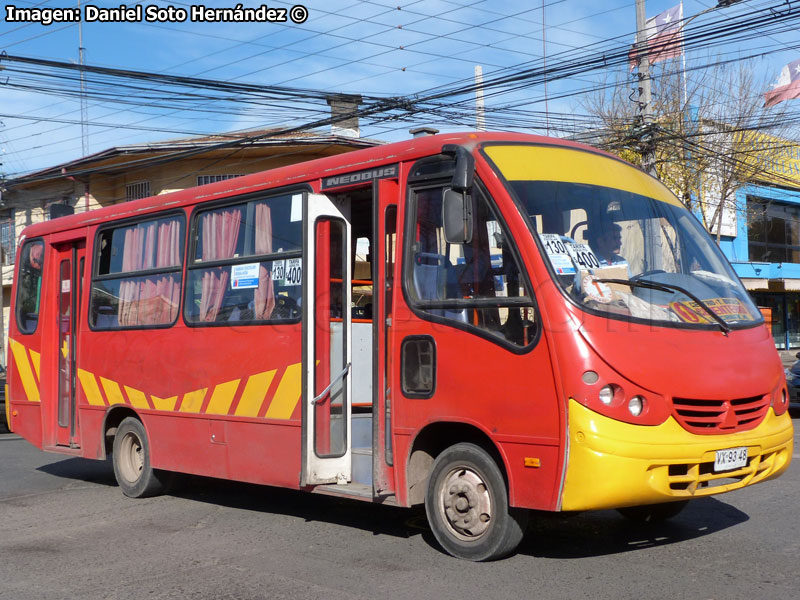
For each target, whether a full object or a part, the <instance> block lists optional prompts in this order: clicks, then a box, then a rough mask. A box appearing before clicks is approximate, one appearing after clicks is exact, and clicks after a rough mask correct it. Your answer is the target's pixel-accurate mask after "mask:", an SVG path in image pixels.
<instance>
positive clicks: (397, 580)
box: [0, 419, 800, 600]
mask: <svg viewBox="0 0 800 600" xmlns="http://www.w3.org/2000/svg"><path fill="white" fill-rule="evenodd" d="M795 425H796V426H800V422H798V420H797V419H796V420H795ZM797 441H798V433H797V432H796V433H795V448H796V450H795V464H794V465H793V466H792V467H791V468H790V469H789V471H788V472H787V473H786V474H785V475H784V476H783V477H782V478H780V479H778V480H775V481H773V482H768V483H766V484H762V485H757V486H754V487H752V488H749V489H745V490H740V491H738V492H733V493H731V494H728V495H723V496H719V497H717V498H715V499H702V500H696V501H695V502H694V503H692V504H690V506H689V507H688V508H687V509H686V510H685V511H684V512H683V513H682V514H681V515H680V516H678V517H677V518H676V519H674V520H673V521H672V522H670V523H669V524H662V525H656V526H650V527H643V526H639V525H634V524H632V523H630V522H628V521H625V520H624V519H623V518H622V517H620V516H618V515H617V513H615V512H613V511H603V512H597V513H585V514H581V515H577V516H572V517H561V516H558V515H548V514H538V513H537V514H536V515H534V518H533V520H532V523H531V526H530V528H529V530H528V534H527V537H526V539H525V541H524V542H523V544H522V546H521V547H520V549H519V552H518V553H517V554H516V555H514V556H512V557H510V558H508V559H506V560H503V561H500V562H495V563H489V564H473V563H468V562H463V561H458V560H455V559H452V558H449V557H448V556H445V555H444V554H442V553H441V552H440V551H439V550H438V548H437V547H436V543H435V541H434V540H433V537H432V535H431V534H430V532H429V531H428V529H427V526H426V525H425V520H424V513H422V512H420V511H408V510H404V509H397V508H387V507H381V506H373V505H371V504H366V503H361V502H357V501H346V500H339V499H334V498H329V497H323V496H318V495H311V494H304V493H300V492H292V491H287V490H279V489H273V488H267V487H258V486H251V485H243V484H238V483H230V482H222V481H216V480H210V479H202V478H192V479H190V480H188V481H187V482H186V484H185V485H184V486H183V488H182V489H181V490H180V491H178V492H176V493H174V494H173V495H169V496H163V497H159V498H151V499H144V500H131V499H128V498H125V497H124V496H122V494H121V493H120V491H119V490H118V489H117V487H116V486H115V483H114V477H113V473H112V470H111V466H110V464H107V463H101V462H95V461H89V460H84V459H78V458H69V457H64V456H61V455H53V454H45V453H43V452H40V451H39V450H37V449H35V448H33V447H31V446H30V445H29V444H27V443H26V442H24V441H23V440H21V439H20V438H18V437H17V436H14V435H10V434H4V435H0V598H8V599H14V600H25V599H28V598H30V599H36V600H48V599H55V598H81V599H84V598H85V599H94V598H97V599H106V600H107V599H125V600H133V599H138V598H142V599H162V598H180V599H194V598H197V599H214V600H224V599H236V600H249V599H256V598H270V599H272V598H291V599H293V600H294V599H305V598H314V599H317V598H319V599H325V600H335V599H339V598H369V599H371V600H377V599H381V598H385V599H387V600H394V599H404V598H408V599H413V600H425V599H428V598H431V599H436V600H447V599H450V598H452V599H459V600H463V599H472V598H483V599H496V598H515V599H532V598H547V599H549V598H553V599H560V598H565V599H567V598H568V599H570V600H576V599H579V598H592V599H595V598H609V599H611V598H613V599H615V600H619V599H625V598H631V599H636V600H642V599H650V598H653V599H661V598H670V599H681V598H691V599H693V600H697V599H700V600H702V599H709V598H715V599H723V598H724V599H726V600H735V599H742V600H753V599H759V600H762V599H772V598H775V599H781V600H785V599H788V598H799V597H800V568H798V562H800V517H799V516H798V509H799V508H800V460H797V459H798V457H800V455H799V454H798V452H800V450H798V448H800V446H798V444H797Z"/></svg>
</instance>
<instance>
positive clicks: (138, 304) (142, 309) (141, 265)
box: [117, 219, 181, 327]
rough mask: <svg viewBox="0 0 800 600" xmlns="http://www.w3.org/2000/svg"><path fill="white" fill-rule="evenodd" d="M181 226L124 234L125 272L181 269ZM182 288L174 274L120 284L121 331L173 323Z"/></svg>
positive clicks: (161, 225)
mask: <svg viewBox="0 0 800 600" xmlns="http://www.w3.org/2000/svg"><path fill="white" fill-rule="evenodd" d="M180 264H181V260H180V223H179V222H178V220H177V219H175V220H172V221H168V222H166V223H164V222H162V223H157V222H153V223H147V224H145V225H139V226H137V227H132V228H130V229H128V230H127V231H126V232H125V238H124V242H123V251H122V272H123V273H126V272H131V271H141V270H145V269H156V268H168V267H175V266H180ZM179 301H180V284H179V281H178V278H177V277H175V275H174V274H168V275H154V276H150V277H145V278H137V279H128V280H125V281H122V282H121V283H120V289H119V308H118V312H117V316H118V319H119V324H120V326H122V327H131V326H136V325H159V324H163V323H171V322H172V321H173V320H174V319H175V316H176V315H177V314H178V303H179Z"/></svg>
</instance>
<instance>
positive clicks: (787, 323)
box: [720, 143, 800, 350]
mask: <svg viewBox="0 0 800 600" xmlns="http://www.w3.org/2000/svg"><path fill="white" fill-rule="evenodd" d="M770 174H772V175H773V176H774V177H772V178H770V177H769V175H770ZM765 179H771V181H768V182H766V183H764V184H751V185H747V186H744V187H742V188H739V189H738V190H737V192H736V203H735V206H736V210H735V216H732V218H731V219H730V221H731V223H730V224H729V230H728V231H725V229H724V228H723V230H722V232H723V233H728V234H732V235H727V236H723V237H722V239H721V242H720V247H721V248H722V251H723V252H724V253H725V255H726V256H727V257H728V259H729V260H730V261H731V263H732V264H733V268H734V269H735V271H736V273H737V274H738V275H739V277H740V278H741V279H742V281H743V282H744V284H745V286H746V287H747V289H748V290H749V291H750V294H751V295H752V296H753V299H754V300H755V301H756V304H758V306H759V307H761V308H762V312H764V314H765V317H766V318H767V319H768V323H769V325H770V327H771V329H772V336H773V338H774V340H775V346H776V347H777V348H778V349H779V350H791V349H795V348H800V145H798V144H791V143H786V144H784V145H782V147H781V149H780V151H778V152H777V153H775V155H774V156H773V158H772V160H771V163H770V167H769V172H768V173H767V177H765Z"/></svg>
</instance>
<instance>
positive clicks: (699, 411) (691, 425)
mask: <svg viewBox="0 0 800 600" xmlns="http://www.w3.org/2000/svg"><path fill="white" fill-rule="evenodd" d="M769 402H770V400H769V395H768V394H764V395H762V396H752V397H750V398H736V399H733V400H705V399H698V398H673V399H672V407H673V416H674V417H675V419H676V420H677V421H678V423H680V424H681V426H682V427H683V428H684V429H686V430H687V431H690V432H692V433H700V434H716V433H727V432H734V431H747V430H748V429H753V428H754V427H756V426H757V425H758V424H759V423H760V422H761V420H762V419H763V418H764V415H766V414H767V408H769Z"/></svg>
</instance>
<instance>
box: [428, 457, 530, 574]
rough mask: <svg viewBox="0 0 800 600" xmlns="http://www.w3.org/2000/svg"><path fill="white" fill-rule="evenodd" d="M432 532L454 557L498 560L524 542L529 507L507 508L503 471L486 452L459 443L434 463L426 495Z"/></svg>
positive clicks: (506, 492) (474, 559)
mask: <svg viewBox="0 0 800 600" xmlns="http://www.w3.org/2000/svg"><path fill="white" fill-rule="evenodd" d="M425 512H426V514H427V516H428V523H429V524H430V526H431V530H432V531H433V535H434V536H435V537H436V540H437V541H438V542H439V543H440V544H441V545H442V548H444V550H445V551H447V552H448V553H449V554H452V555H453V556H455V557H457V558H463V559H466V560H473V561H485V560H494V559H498V558H502V557H504V556H506V555H508V554H510V553H511V552H513V551H514V549H515V548H516V547H517V546H518V545H519V543H520V541H522V537H523V534H524V533H525V526H526V525H527V522H528V513H527V511H524V510H521V509H514V508H510V507H509V506H508V490H507V488H506V483H505V480H504V478H503V474H502V473H501V471H500V469H499V468H498V466H497V464H496V463H495V461H494V460H493V459H492V457H491V456H489V454H488V453H487V452H486V451H485V450H483V449H482V448H480V447H479V446H476V445H474V444H468V443H461V444H456V445H455V446H451V447H450V448H448V449H446V450H445V451H444V452H442V453H441V454H440V455H439V456H438V457H437V458H436V460H435V461H434V463H433V468H432V469H431V474H430V477H429V479H428V490H427V494H426V496H425Z"/></svg>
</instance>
